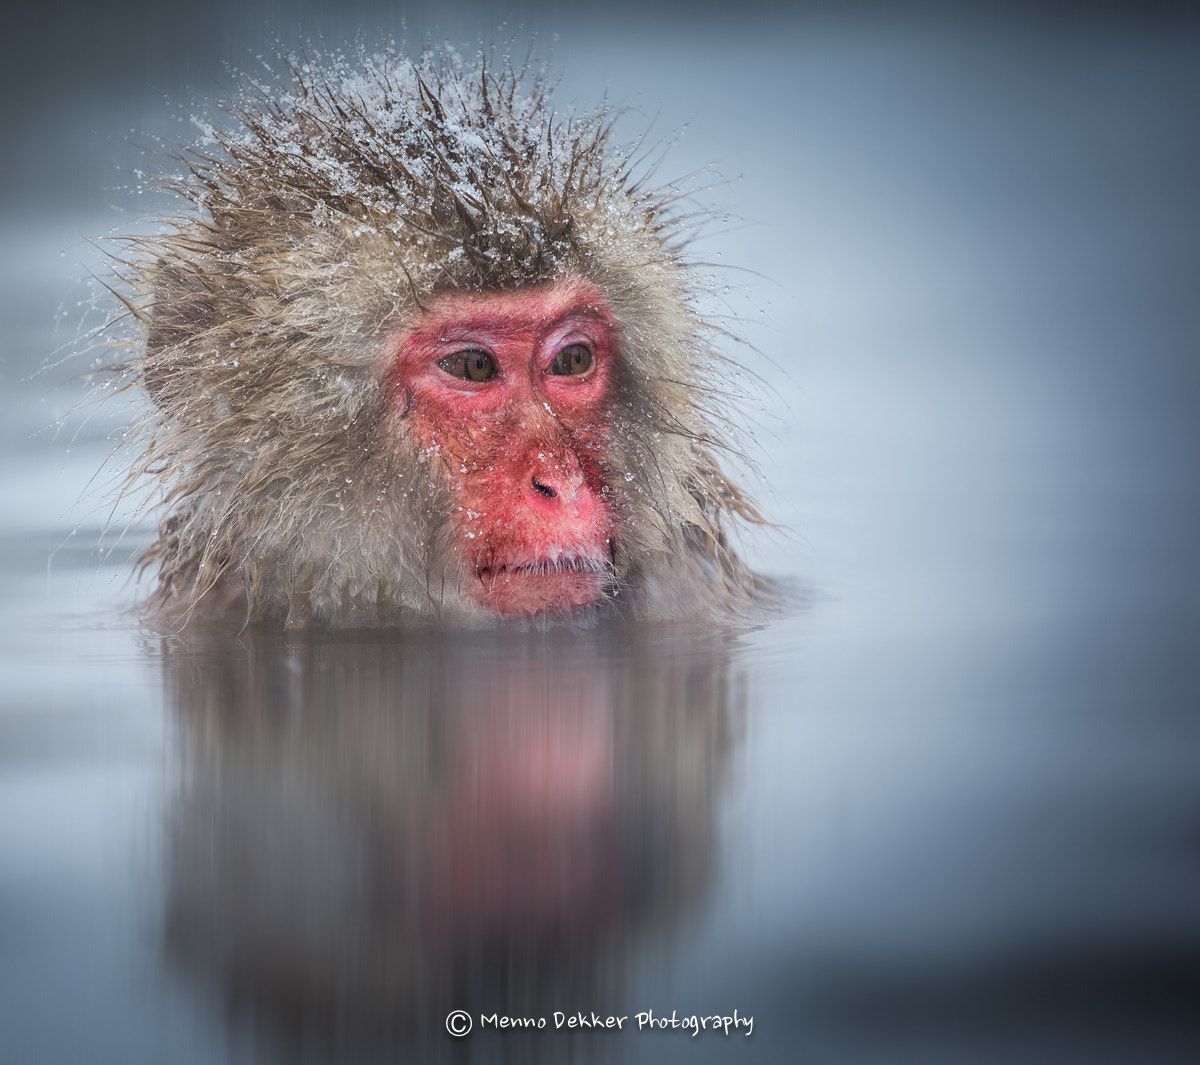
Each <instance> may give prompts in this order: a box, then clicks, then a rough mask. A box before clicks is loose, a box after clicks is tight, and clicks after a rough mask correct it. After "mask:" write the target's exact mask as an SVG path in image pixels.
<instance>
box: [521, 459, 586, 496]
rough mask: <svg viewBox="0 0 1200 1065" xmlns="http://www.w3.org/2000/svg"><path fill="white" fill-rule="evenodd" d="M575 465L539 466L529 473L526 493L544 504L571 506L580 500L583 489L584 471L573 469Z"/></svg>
mask: <svg viewBox="0 0 1200 1065" xmlns="http://www.w3.org/2000/svg"><path fill="white" fill-rule="evenodd" d="M573 467H574V464H573V463H565V464H563V465H562V466H561V467H560V466H557V465H548V464H547V465H539V468H538V469H536V470H533V471H530V473H529V480H528V481H526V485H527V486H528V487H527V489H526V491H527V492H528V493H529V494H530V495H531V496H532V497H533V498H534V499H536V500H538V501H539V502H543V503H550V502H558V503H561V504H565V505H567V506H571V505H572V504H574V503H575V502H576V501H577V500H578V499H579V492H580V489H581V488H582V487H583V471H582V470H578V469H575V468H573Z"/></svg>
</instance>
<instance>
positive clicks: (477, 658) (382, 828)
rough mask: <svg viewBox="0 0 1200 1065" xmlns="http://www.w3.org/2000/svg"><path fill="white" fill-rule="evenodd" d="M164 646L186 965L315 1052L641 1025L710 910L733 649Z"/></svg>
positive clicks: (735, 720)
mask: <svg viewBox="0 0 1200 1065" xmlns="http://www.w3.org/2000/svg"><path fill="white" fill-rule="evenodd" d="M681 643H683V645H684V646H680V645H681ZM668 644H669V646H668ZM155 651H156V652H157V653H158V654H160V656H161V661H162V666H163V670H164V673H165V678H166V686H167V690H168V699H169V702H170V704H171V705H172V706H173V707H174V708H175V710H176V711H177V717H178V723H179V743H178V749H179V751H180V756H181V757H180V765H179V772H178V794H177V796H176V798H175V799H174V801H173V803H172V804H171V814H170V818H171V825H170V829H171V831H170V833H169V843H168V870H167V874H168V875H167V885H168V886H167V894H168V899H167V907H166V924H165V944H166V951H167V955H168V957H169V959H170V960H171V962H172V963H173V965H174V966H176V967H178V969H180V970H182V971H183V972H185V973H186V974H188V976H189V978H190V981H191V982H193V983H195V984H198V985H202V986H204V987H206V988H207V989H208V991H209V992H210V993H211V994H212V995H213V996H215V997H216V998H217V999H219V1000H220V1001H221V1002H222V1003H223V1004H224V1007H225V1008H226V1010H227V1012H228V1015H229V1016H230V1018H231V1019H232V1020H234V1021H235V1022H238V1026H239V1027H241V1026H242V1024H245V1026H247V1027H248V1028H249V1029H250V1030H251V1031H252V1032H254V1033H255V1034H264V1035H266V1036H267V1037H268V1041H269V1042H273V1043H275V1044H277V1045H278V1046H279V1047H280V1048H281V1049H283V1050H284V1051H286V1053H287V1054H288V1055H289V1056H295V1055H296V1054H297V1053H298V1052H306V1053H308V1052H311V1053H315V1054H316V1055H318V1056H325V1055H327V1054H329V1055H333V1056H336V1057H344V1055H345V1054H347V1053H351V1054H353V1055H355V1056H361V1055H363V1054H371V1053H380V1054H386V1053H389V1052H390V1053H393V1054H394V1053H395V1052H397V1051H398V1050H400V1049H402V1048H403V1049H410V1050H411V1049H417V1048H420V1049H422V1050H423V1051H424V1053H425V1054H426V1055H428V1054H431V1053H433V1054H436V1053H438V1052H439V1051H440V1052H441V1053H451V1052H454V1053H483V1052H485V1051H486V1050H487V1048H488V1045H489V1044H488V1042H486V1041H480V1040H478V1039H477V1038H473V1039H471V1040H469V1041H467V1043H469V1044H470V1045H471V1046H472V1047H474V1051H470V1052H468V1051H467V1050H466V1045H467V1043H464V1044H458V1043H455V1042H454V1041H453V1040H450V1039H449V1038H448V1037H447V1036H446V1035H445V1033H444V1032H443V1031H442V1028H441V1023H442V1018H444V1017H445V1015H446V1013H447V1012H448V1011H449V1010H450V1009H465V1010H467V1011H468V1012H469V1013H471V1014H473V1015H474V1016H476V1017H478V1015H479V1013H480V1012H488V1013H491V1012H497V1011H498V1012H499V1013H501V1014H509V1015H513V1016H549V1015H550V1014H551V1011H553V1010H562V1011H567V1012H569V1011H572V1010H578V1009H596V1010H606V1011H607V1012H616V1013H619V1012H621V1011H620V1010H619V1009H618V1008H616V1003H617V1001H618V997H619V995H620V991H621V988H622V986H623V974H624V972H625V970H626V962H627V961H629V960H630V958H631V954H632V952H633V951H634V949H635V948H636V947H637V946H638V944H639V943H640V941H641V940H642V939H643V938H645V937H654V938H655V939H660V938H661V937H663V936H664V935H668V936H669V935H670V933H671V931H672V930H673V928H674V927H676V926H677V924H678V922H679V920H680V918H681V917H683V916H684V915H686V914H687V913H688V912H689V911H690V910H691V909H693V908H694V907H695V905H696V904H697V902H698V901H699V900H700V899H701V898H702V897H703V894H704V892H705V888H706V885H707V883H708V882H709V880H710V878H711V869H712V864H713V852H714V823H715V811H716V806H717V803H718V801H719V798H720V794H721V784H722V781H723V780H724V779H725V777H726V776H727V773H728V767H729V763H730V755H731V751H732V750H733V749H734V746H735V744H736V742H737V737H738V736H739V734H740V722H741V719H742V715H743V713H744V696H743V694H742V688H743V685H742V683H741V681H740V680H739V678H738V677H737V676H734V675H732V674H733V670H731V668H730V665H729V661H730V659H729V656H728V654H727V653H725V652H724V651H722V650H721V648H720V644H719V642H718V640H716V639H712V638H709V639H701V638H699V637H687V636H684V637H681V636H680V635H679V631H678V629H675V630H673V634H672V635H671V636H669V637H668V636H667V635H666V634H664V633H661V632H658V633H656V632H652V631H649V630H646V629H637V630H632V631H631V630H630V629H629V628H628V627H623V628H621V629H619V630H618V629H600V630H595V631H589V632H585V633H580V632H572V631H568V630H553V631H548V632H544V633H541V632H528V633H521V632H508V631H490V632H469V633H465V632H458V633H449V634H441V633H420V634H405V635H403V636H397V635H394V634H393V635H378V636H368V637H365V638H364V637H362V636H361V635H356V636H353V637H350V636H345V637H336V636H306V637H302V638H295V637H282V636H277V635H274V634H263V633H258V632H247V633H243V634H242V635H241V636H233V637H230V636H225V637H222V636H220V635H216V634H213V633H208V632H203V631H198V630H197V629H196V628H195V627H192V628H189V629H187V630H186V632H185V633H184V634H183V635H182V636H171V637H166V638H163V639H162V640H161V641H160V642H159V643H158V645H157V646H156V648H155ZM610 1005H611V1006H612V1008H609V1007H610ZM551 1023H552V1022H551ZM505 1037H506V1038H505V1040H504V1043H503V1046H504V1048H505V1050H506V1052H516V1053H518V1054H530V1053H532V1054H543V1055H550V1056H551V1057H554V1056H555V1055H557V1054H561V1053H562V1051H563V1046H562V1044H561V1043H560V1042H558V1041H557V1040H554V1039H552V1038H550V1037H549V1036H548V1034H547V1033H534V1034H533V1038H532V1039H531V1040H530V1041H529V1042H528V1045H524V1041H523V1040H518V1041H514V1039H513V1036H512V1033H505ZM492 1049H493V1050H494V1049H496V1048H495V1046H493V1047H492Z"/></svg>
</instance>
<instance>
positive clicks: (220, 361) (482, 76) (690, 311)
mask: <svg viewBox="0 0 1200 1065" xmlns="http://www.w3.org/2000/svg"><path fill="white" fill-rule="evenodd" d="M549 92H550V90H549V87H548V86H547V84H546V82H545V80H544V78H543V77H542V76H540V75H536V74H529V73H528V72H527V71H524V70H520V69H517V68H514V67H512V66H511V65H510V64H508V63H507V61H505V62H503V63H493V62H490V61H487V60H485V59H481V60H480V61H479V62H478V63H476V64H474V65H472V64H470V63H465V62H463V61H461V60H459V59H458V58H457V57H455V56H450V57H449V58H447V59H445V60H441V61H439V60H438V59H437V58H435V57H433V56H429V55H426V56H424V57H422V58H421V59H418V60H415V61H413V60H408V59H405V58H403V57H401V56H399V55H396V54H388V55H383V56H380V57H376V58H370V59H362V60H353V61H351V60H346V59H341V58H332V59H320V60H315V59H310V60H295V61H292V62H290V63H289V64H288V65H287V70H286V73H285V75H284V76H282V77H280V78H279V79H277V80H276V81H274V82H272V83H271V84H268V85H257V84H252V85H250V86H248V87H247V88H245V89H244V90H243V91H242V92H241V93H240V94H238V95H237V96H236V97H234V98H233V100H232V101H231V102H229V103H228V104H227V105H226V107H225V110H224V112H223V114H224V120H223V121H222V122H220V123H218V124H217V125H216V126H215V127H213V128H211V129H210V130H209V131H208V136H207V137H206V140H205V142H204V143H202V144H201V145H199V146H198V147H197V148H195V149H193V150H191V151H188V152H185V153H183V155H182V156H181V159H180V162H181V164H182V176H180V177H178V178H177V179H172V181H171V182H170V185H169V187H170V188H171V189H172V190H173V191H174V192H175V193H177V194H178V195H179V196H180V197H182V199H183V201H184V203H185V209H184V210H183V212H182V213H181V214H180V216H179V217H177V218H175V219H174V220H172V221H171V222H170V223H169V224H168V225H166V226H164V227H163V231H162V232H160V233H158V234H157V235H154V236H150V237H141V236H138V237H133V238H130V240H129V243H128V249H129V250H128V253H127V254H125V255H123V256H122V257H121V258H122V261H123V264H124V265H123V268H122V269H121V271H120V272H121V273H122V275H123V276H122V283H123V285H124V289H123V301H124V303H125V306H126V307H127V309H128V311H129V312H130V316H131V320H133V321H135V322H136V323H137V325H138V330H137V337H136V339H134V340H132V341H131V343H132V344H133V345H134V352H133V355H132V357H131V358H130V359H129V361H128V362H127V363H126V364H124V366H123V367H121V373H122V374H124V375H125V380H127V381H132V382H134V383H136V384H137V385H139V386H141V388H142V389H144V391H145V393H146V394H147V395H148V396H149V400H150V403H149V405H148V406H147V408H146V417H145V423H144V426H143V431H142V434H141V439H142V440H143V441H144V451H143V452H142V453H141V456H140V458H139V460H138V461H137V462H136V464H135V468H134V470H133V473H132V475H131V479H133V480H136V479H141V478H146V477H149V478H152V479H154V480H156V481H157V483H158V485H159V486H160V487H161V493H160V498H161V504H162V507H163V513H165V515H166V516H165V518H164V519H163V520H162V521H161V524H160V526H159V535H158V539H157V542H155V543H154V544H153V546H152V547H150V549H149V550H148V551H147V553H146V554H145V556H144V558H143V563H144V565H146V566H148V567H149V568H150V569H151V570H154V571H156V572H157V574H158V590H157V593H156V602H157V603H158V604H159V605H160V606H161V607H162V608H164V609H166V610H167V611H169V612H173V613H175V614H177V615H178V616H180V617H183V616H186V615H188V614H190V613H191V612H192V611H193V610H195V609H196V608H198V607H201V606H204V605H205V604H208V603H213V604H216V603H221V604H224V605H225V608H226V609H229V608H232V609H236V610H238V611H240V612H242V613H243V616H246V617H249V618H267V619H270V618H274V619H277V620H278V621H282V622H285V623H286V624H288V625H376V624H394V623H399V622H402V621H404V620H405V619H413V618H419V617H439V618H443V619H449V620H453V619H458V620H460V621H465V622H468V623H469V622H471V621H472V620H481V619H487V618H494V617H531V616H541V615H551V616H555V615H570V616H579V615H585V616H586V615H589V614H595V613H599V612H604V611H618V612H624V613H626V614H629V615H633V616H648V617H679V616H686V615H704V614H709V613H712V612H714V611H717V612H720V611H724V612H730V611H733V612H738V611H741V610H744V609H745V608H747V607H748V606H749V605H751V604H752V603H753V602H754V600H755V599H756V597H757V596H758V595H759V593H760V592H761V591H762V589H763V585H762V583H761V581H760V580H759V579H758V578H756V577H755V576H754V575H753V574H752V573H751V572H750V570H749V569H748V568H747V567H746V566H745V564H744V563H743V562H742V561H741V560H740V559H739V558H738V557H737V556H736V554H735V553H734V552H733V551H732V549H731V547H730V546H729V542H728V540H727V537H726V533H727V529H728V526H729V524H730V523H731V522H736V521H738V520H743V521H748V522H760V521H762V518H761V517H760V514H759V511H758V510H757V509H756V507H755V505H754V503H753V502H752V501H751V500H750V498H749V497H748V496H747V495H746V494H744V492H743V491H742V490H741V489H740V488H739V487H738V486H737V485H735V484H734V483H733V482H732V481H731V480H728V479H727V477H726V475H725V473H724V472H723V470H722V466H721V464H720V460H721V457H722V456H723V457H724V458H725V459H728V457H729V455H730V454H735V452H733V450H732V444H731V442H730V440H729V437H728V434H727V431H726V427H727V426H728V425H729V424H730V412H729V411H728V410H727V409H726V404H727V402H728V400H727V396H728V394H729V389H728V387H727V385H726V384H725V382H724V379H723V376H722V359H721V356H720V355H719V354H718V352H717V351H716V350H715V347H714V338H715V337H716V336H717V334H718V333H719V329H718V328H717V327H716V326H715V325H714V323H712V322H711V321H708V320H706V318H705V317H704V316H703V315H702V313H701V312H700V311H699V310H698V308H697V302H698V297H699V295H700V294H701V293H702V291H703V290H704V288H705V286H706V285H707V284H708V280H707V279H706V278H705V277H704V276H703V274H702V271H701V270H700V269H699V268H698V267H697V266H695V265H693V264H692V263H691V262H690V261H689V260H688V258H687V254H686V249H687V243H688V237H689V231H688V220H687V218H686V217H685V216H684V215H683V214H682V213H681V212H680V211H679V209H678V206H677V205H678V201H679V199H680V197H679V193H678V190H676V189H674V188H669V187H668V188H653V187H651V186H650V183H649V181H648V179H647V177H646V175H645V174H643V173H641V172H640V167H639V165H638V164H636V163H635V162H633V161H632V160H631V159H630V158H629V157H628V156H627V155H625V154H623V153H622V152H621V151H619V150H618V149H617V148H616V147H615V145H614V143H613V138H612V124H611V121H610V120H609V118H608V117H607V116H606V112H605V110H604V109H603V108H602V109H600V110H598V111H597V112H596V113H594V114H590V115H583V116H580V115H571V116H564V115H560V114H558V113H556V112H555V111H554V110H553V109H552V107H551V104H550V99H549Z"/></svg>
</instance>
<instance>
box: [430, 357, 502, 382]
mask: <svg viewBox="0 0 1200 1065" xmlns="http://www.w3.org/2000/svg"><path fill="white" fill-rule="evenodd" d="M438 365H439V366H440V367H441V368H442V369H443V370H445V371H446V373H448V374H452V375H453V376H455V377H461V378H463V379H464V380H467V381H490V380H491V379H492V378H493V377H495V376H496V361H495V360H494V359H493V358H492V357H491V356H490V355H489V354H488V353H487V352H486V351H456V352H454V354H453V355H447V356H446V357H445V358H444V359H441V360H440V361H439V362H438Z"/></svg>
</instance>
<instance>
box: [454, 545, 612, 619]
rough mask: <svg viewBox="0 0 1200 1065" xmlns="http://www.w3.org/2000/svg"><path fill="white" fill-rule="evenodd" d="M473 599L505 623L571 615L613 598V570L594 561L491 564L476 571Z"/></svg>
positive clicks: (587, 557) (569, 557)
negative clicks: (520, 619)
mask: <svg viewBox="0 0 1200 1065" xmlns="http://www.w3.org/2000/svg"><path fill="white" fill-rule="evenodd" d="M475 574H476V577H477V579H476V581H475V582H474V583H473V584H472V585H471V593H472V597H473V598H474V599H475V601H476V602H477V603H478V604H479V605H480V606H482V607H484V608H485V609H486V610H489V611H491V613H493V614H496V615H498V616H499V617H502V618H516V617H532V616H534V615H537V614H550V615H554V614H564V615H565V614H571V613H575V612H577V611H580V610H584V609H586V608H588V607H593V606H596V605H598V604H599V603H602V602H604V601H605V600H607V599H608V598H610V596H611V591H612V564H611V562H610V561H609V560H608V559H607V558H599V557H595V556H591V555H563V556H560V557H559V558H558V559H556V560H549V559H527V560H518V559H509V560H506V561H497V560H495V559H493V560H491V561H490V562H489V563H488V564H487V565H479V566H477V567H476V570H475Z"/></svg>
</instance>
